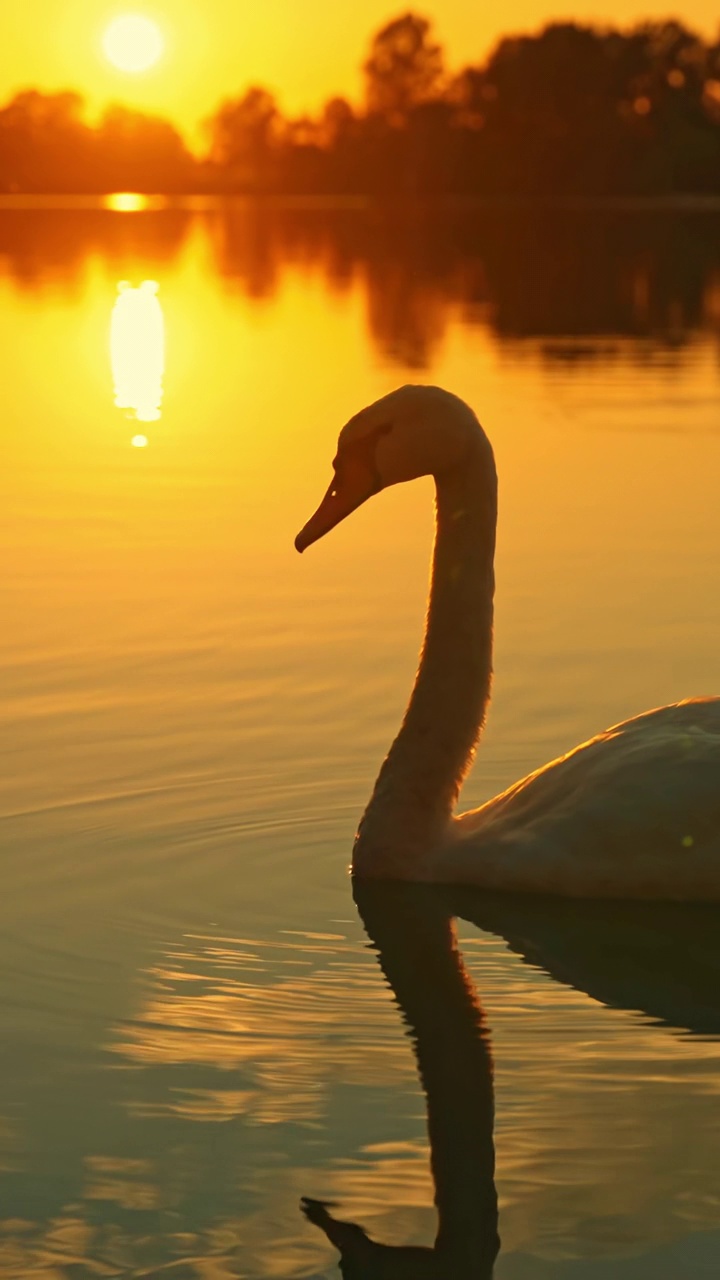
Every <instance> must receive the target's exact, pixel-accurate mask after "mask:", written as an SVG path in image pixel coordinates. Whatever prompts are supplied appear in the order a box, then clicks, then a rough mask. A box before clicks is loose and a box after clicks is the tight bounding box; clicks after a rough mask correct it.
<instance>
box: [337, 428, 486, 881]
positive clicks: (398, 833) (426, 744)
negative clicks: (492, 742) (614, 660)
mask: <svg viewBox="0 0 720 1280" xmlns="http://www.w3.org/2000/svg"><path fill="white" fill-rule="evenodd" d="M436 488H437V504H436V513H437V524H436V537H435V550H434V554H433V565H432V584H431V591H430V601H429V606H428V613H427V621H426V629H425V638H424V642H423V647H422V653H421V658H420V666H419V669H418V673H417V677H416V679H415V685H414V688H413V691H412V695H411V698H410V702H409V705H408V709H407V711H406V713H405V718H404V720H403V723H402V726H401V729H400V732H399V733H398V736H397V738H396V739H395V741H394V742H393V744H392V747H391V748H390V751H389V753H388V756H387V758H386V760H385V762H384V764H383V766H382V769H381V770H380V774H379V777H378V780H377V782H376V784H375V789H374V791H373V794H372V797H371V800H370V803H369V805H368V807H367V810H366V811H365V815H364V817H363V820H362V822H361V824H360V829H359V831H358V836H357V839H356V842H355V849H354V854H353V871H355V872H356V873H358V874H360V875H370V876H382V877H388V878H393V879H398V878H399V879H404V878H413V879H414V878H417V877H418V876H419V875H420V874H421V873H420V861H421V859H422V857H423V854H425V853H426V852H428V851H429V850H430V849H431V848H432V847H433V846H434V845H436V844H437V843H438V842H439V841H441V840H442V838H443V835H444V833H445V831H446V829H447V826H448V824H449V821H450V818H451V816H452V811H453V808H454V805H455V802H456V800H457V797H458V793H459V790H460V786H461V784H462V781H463V778H464V777H465V774H466V773H467V770H468V768H469V766H470V763H471V760H472V757H473V753H474V750H475V746H476V743H477V740H478V737H479V734H480V729H481V727H482V723H483V719H484V715H485V709H486V706H487V703H488V699H489V696H490V681H491V676H492V622H493V592H494V574H493V557H494V551H495V525H496V519H497V481H496V476H495V467H494V462H493V457H492V450H491V449H490V445H489V443H488V442H487V440H486V438H485V437H484V436H482V435H480V434H479V435H478V441H477V448H476V449H475V450H474V451H473V454H472V455H471V457H470V458H469V459H468V460H467V462H466V464H465V465H464V466H463V467H462V468H458V469H457V470H455V471H452V472H450V473H445V474H444V475H443V476H442V477H440V478H438V479H437V480H436Z"/></svg>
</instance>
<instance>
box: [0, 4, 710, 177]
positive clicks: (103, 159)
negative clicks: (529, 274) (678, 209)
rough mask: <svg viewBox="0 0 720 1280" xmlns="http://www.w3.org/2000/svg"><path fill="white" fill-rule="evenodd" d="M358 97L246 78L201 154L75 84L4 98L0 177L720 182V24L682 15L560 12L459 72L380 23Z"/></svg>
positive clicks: (421, 41) (413, 35) (413, 27)
mask: <svg viewBox="0 0 720 1280" xmlns="http://www.w3.org/2000/svg"><path fill="white" fill-rule="evenodd" d="M363 76H364V96H363V102H362V104H361V105H360V106H354V105H353V104H351V103H350V102H349V101H347V100H346V99H345V98H342V97H334V98H331V99H330V100H329V101H328V102H326V103H325V104H324V105H323V107H322V108H321V109H320V111H319V112H318V113H317V114H315V115H312V116H311V115H303V116H300V117H296V118H288V117H286V116H285V115H283V113H282V111H281V109H280V107H279V105H278V102H277V100H276V98H275V97H274V95H273V94H272V93H271V92H270V91H269V90H267V89H265V88H263V87H261V86H257V85H255V86H251V87H249V88H247V89H245V90H244V91H243V92H242V93H240V94H239V95H238V96H236V97H230V98H227V99H225V100H224V101H222V102H221V103H220V104H219V106H218V107H217V110H216V111H215V112H214V113H213V115H212V116H211V117H210V118H209V119H208V120H207V121H206V122H205V124H204V137H205V148H204V150H203V152H202V153H201V154H199V155H196V154H192V153H191V152H190V151H189V150H188V148H187V146H186V144H185V142H184V141H183V139H182V137H181V135H180V134H179V132H178V131H177V129H176V128H175V127H174V126H173V125H172V124H170V123H169V122H168V121H166V120H164V119H162V118H160V117H157V116H151V115H147V114H145V113H142V112H138V111H136V110H133V109H130V108H128V107H124V106H111V107H109V108H108V109H107V110H106V111H105V113H104V115H103V116H102V117H101V118H100V120H99V122H98V123H97V124H96V125H90V124H88V123H87V121H86V119H85V113H84V102H83V99H82V98H81V97H80V95H78V94H76V93H72V92H64V93H50V94H48V93H41V92H40V91H38V90H35V89H29V90H26V91H24V92H22V93H19V94H17V95H16V96H15V97H14V98H13V99H12V100H11V101H10V102H8V103H7V104H6V105H5V106H4V107H2V108H0V191H5V192H13V191H22V192H24V191H39V192H51V191H52V192H60V191H62V192H106V191H114V190H133V191H148V192H170V193H172V192H221V193H231V192H237V193H248V194H272V193H278V194H325V195H345V196H349V195H368V196H377V197H383V196H386V197H400V198H403V197H410V198H411V197H430V198H432V197H450V196H471V197H501V198H502V197H517V198H535V199H537V198H540V199H544V198H552V197H558V196H560V197H603V196H619V195H620V196H648V195H673V194H693V195H712V194H720V41H718V42H717V43H715V44H708V43H707V42H705V41H703V39H702V38H701V37H700V36H699V35H697V34H696V33H694V32H693V31H691V30H689V29H688V28H687V27H685V26H684V25H683V24H682V23H680V22H678V21H662V22H645V23H642V24H639V25H636V26H634V27H632V28H629V29H627V30H622V31H621V30H618V29H616V28H610V27H603V28H599V27H592V26H584V25H579V24H577V23H552V24H550V25H548V26H546V27H545V28H544V29H543V30H541V31H540V32H539V33H537V34H533V35H519V36H508V37H505V38H504V39H501V40H500V41H499V43H498V44H497V45H496V47H495V48H494V49H493V51H492V52H491V53H490V55H489V57H488V58H487V59H486V61H485V62H484V63H482V64H481V65H478V66H469V67H466V68H464V69H463V70H461V71H460V72H456V73H450V72H449V71H448V70H447V68H446V65H445V56H444V51H443V49H442V46H441V45H440V44H439V43H438V41H437V40H436V38H435V35H434V32H433V30H432V27H431V24H430V23H429V22H428V20H427V19H425V18H423V17H419V16H417V15H416V14H413V13H407V14H404V15H402V16H401V17H398V18H396V19H394V20H393V21H391V22H389V23H387V25H385V26H384V27H383V28H382V29H381V30H380V31H378V32H377V34H376V35H375V36H374V37H373V39H372V41H371V43H370V48H369V51H368V55H367V58H366V60H365V62H364V65H363Z"/></svg>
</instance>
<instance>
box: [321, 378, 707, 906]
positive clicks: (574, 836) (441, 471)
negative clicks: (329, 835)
mask: <svg viewBox="0 0 720 1280" xmlns="http://www.w3.org/2000/svg"><path fill="white" fill-rule="evenodd" d="M335 470H336V478H335V480H334V481H333V484H332V485H331V486H330V489H329V490H328V493H327V494H326V496H325V498H324V500H323V502H322V504H321V506H320V507H319V509H318V511H317V512H316V513H315V515H314V516H313V517H312V518H311V520H310V521H309V522H308V524H307V525H306V526H305V528H304V529H303V531H302V532H301V534H299V536H298V539H297V542H296V545H297V547H298V549H299V550H304V548H305V547H306V546H308V545H310V543H311V542H313V541H315V540H316V539H317V538H318V537H321V536H322V534H323V533H325V532H327V530H328V529H330V528H332V527H333V525H334V524H336V523H338V521H339V520H341V519H342V518H343V517H344V516H345V515H347V514H349V512H350V511H352V510H354V509H355V507H357V506H359V505H360V503H361V502H363V501H365V499H366V498H368V497H370V496H371V494H373V493H375V492H377V491H378V489H380V488H383V487H385V486H387V485H389V484H393V483H398V482H399V481H402V480H409V479H413V478H414V477H415V476H419V475H424V474H432V475H433V476H434V478H435V482H436V487H437V536H436V541H435V552H434V558H433V576H432V588H431V595H430V602H429V607H428V617H427V627H426V633H425V640H424V644H423V650H422V656H421V661H420V667H419V670H418V674H417V678H416V681H415V687H414V689H413V692H412V696H411V698H410V703H409V706H408V709H407V712H406V714H405V718H404V720H403V724H402V727H401V729H400V732H399V734H398V736H397V738H396V739H395V742H394V743H393V745H392V747H391V748H390V752H389V754H388V756H387V759H386V760H385V763H384V764H383V767H382V769H381V771H380V775H379V777H378V780H377V783H376V785H375V789H374V792H373V795H372V797H371V800H370V803H369V805H368V808H367V810H366V812H365V815H364V817H363V820H362V822H361V824H360V828H359V831H358V836H357V839H356V842H355V849H354V854H353V871H354V873H355V874H356V875H359V876H367V877H374V878H385V879H395V880H420V881H431V882H437V883H457V884H465V885H477V886H483V887H487V888H494V889H511V890H514V891H520V892H545V893H564V894H568V895H571V896H577V897H636V898H661V899H685V900H699V899H706V900H720V698H702V699H695V700H691V701H688V702H682V703H678V704H676V705H673V706H668V707H661V708H659V709H658V710H655V711H649V712H647V713H645V714H644V715H641V716H637V717H636V718H634V719H632V720H627V721H625V722H624V723H623V724H621V725H617V726H615V727H614V728H612V729H608V730H607V731H606V732H605V733H602V734H600V735H599V736H598V737H596V738H593V739H592V740H591V741H590V742H587V743H584V744H583V745H582V746H579V747H577V748H576V749H575V750H574V751H571V752H570V753H569V754H568V755H566V756H563V757H562V758H561V759H559V760H555V761H553V762H552V763H551V764H548V765H546V766H545V768H544V769H541V770H539V771H538V772H536V773H533V774H531V775H530V776H529V777H527V778H524V779H523V780H522V781H520V782H518V783H516V784H515V785H514V786H513V787H511V788H510V789H509V790H508V791H506V792H504V793H503V794H502V795H500V796H497V797H496V798H495V799H494V800H491V801H489V803H487V804H485V805H483V806H482V807H481V808H480V809H477V810H475V811H473V812H470V813H465V814H462V815H461V816H460V817H453V810H454V806H455V802H456V800H457V796H458V792H459V790H460V786H461V784H462V781H463V778H464V777H465V774H466V772H467V770H468V768H469V765H470V762H471V760H472V758H473V755H474V751H475V747H476V744H477V740H478V737H479V734H480V730H481V728H482V725H483V722H484V717H485V711H486V709H487V704H488V702H489V696H490V680H491V671H492V619H493V592H494V577H493V557H494V549H495V525H496V518H497V497H496V494H497V482H496V476H495V465H494V459H493V453H492V449H491V447H490V444H489V441H488V440H487V437H486V436H485V434H484V432H483V431H482V428H481V427H480V425H479V423H478V421H477V419H476V418H475V415H474V414H473V413H472V411H471V410H470V409H469V407H468V406H467V405H466V404H464V403H463V401H461V400H459V399H458V398H457V397H456V396H452V395H450V394H449V393H448V392H445V391H441V390H440V389H439V388H437V387H402V388H400V389H399V390H398V391H395V392H392V393H391V394H390V395H389V396H385V397H384V398H383V399H382V400H379V401H377V402H376V403H375V404H373V405H370V406H369V407H368V408H367V409H364V410H363V411H362V412H361V413H359V414H358V415H357V416H356V417H355V418H353V419H351V420H350V422H349V423H348V424H347V426H346V427H345V428H343V431H342V433H341V436H340V443H339V448H338V456H337V459H336V462H335Z"/></svg>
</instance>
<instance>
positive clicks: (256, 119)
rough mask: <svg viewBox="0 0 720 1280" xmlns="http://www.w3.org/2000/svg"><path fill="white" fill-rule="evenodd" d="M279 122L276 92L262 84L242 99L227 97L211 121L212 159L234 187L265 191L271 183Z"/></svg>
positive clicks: (209, 129)
mask: <svg viewBox="0 0 720 1280" xmlns="http://www.w3.org/2000/svg"><path fill="white" fill-rule="evenodd" d="M279 123H280V113H279V111H278V108H277V104H276V102H275V99H274V97H273V95H272V94H271V93H269V92H268V90H267V89H263V88H259V87H258V86H253V87H252V88H250V89H248V90H247V91H246V93H244V94H243V96H242V97H241V98H229V99H226V100H225V101H224V102H222V103H221V104H220V107H219V108H218V110H217V112H216V113H215V115H214V116H212V117H211V118H210V120H209V121H207V123H206V129H207V132H208V135H209V140H210V160H211V162H212V163H213V164H215V165H216V166H217V167H218V169H220V170H222V171H224V173H225V176H226V178H227V180H228V181H229V182H230V184H231V185H232V186H234V187H240V188H243V189H250V190H263V189H264V188H265V187H267V186H269V185H270V179H271V164H272V153H273V150H274V146H275V142H276V139H277V130H278V126H279Z"/></svg>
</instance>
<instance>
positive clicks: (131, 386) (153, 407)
mask: <svg viewBox="0 0 720 1280" xmlns="http://www.w3.org/2000/svg"><path fill="white" fill-rule="evenodd" d="M158 288H159V286H158V284H157V283H156V281H154V280H143V282H142V284H140V285H139V286H138V287H137V288H133V286H132V285H131V284H129V282H128V281H127V280H121V281H120V282H119V284H118V296H117V298H116V299H115V305H114V307H113V312H112V319H111V322H110V359H111V364H112V374H113V382H114V385H115V404H116V406H117V408H118V409H124V410H125V411H126V415H127V417H129V418H134V419H136V421H138V422H157V420H158V419H159V418H160V416H161V405H162V396H163V375H164V373H165V319H164V316H163V312H162V307H161V305H160V300H159V298H158ZM132 443H133V445H135V446H136V447H138V448H142V447H144V446H145V445H146V444H147V436H146V435H144V434H143V433H139V434H137V435H135V436H134V437H133V440H132Z"/></svg>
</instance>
